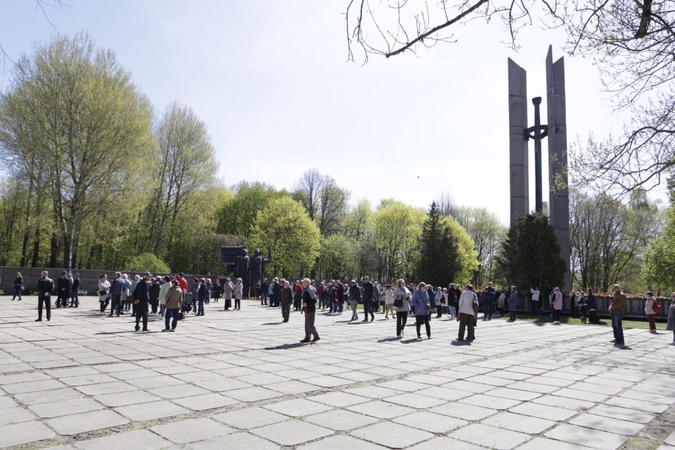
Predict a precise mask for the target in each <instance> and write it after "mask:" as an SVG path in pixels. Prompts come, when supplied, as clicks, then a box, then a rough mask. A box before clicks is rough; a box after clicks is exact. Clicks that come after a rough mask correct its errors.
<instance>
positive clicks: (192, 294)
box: [190, 278, 201, 315]
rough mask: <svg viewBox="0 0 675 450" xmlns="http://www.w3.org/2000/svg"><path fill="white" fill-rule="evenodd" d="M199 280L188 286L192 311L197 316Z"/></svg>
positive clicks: (196, 279)
mask: <svg viewBox="0 0 675 450" xmlns="http://www.w3.org/2000/svg"><path fill="white" fill-rule="evenodd" d="M199 286H201V285H200V284H199V278H195V279H194V280H192V286H190V298H191V299H192V300H191V302H192V311H194V313H195V315H197V298H198V297H199Z"/></svg>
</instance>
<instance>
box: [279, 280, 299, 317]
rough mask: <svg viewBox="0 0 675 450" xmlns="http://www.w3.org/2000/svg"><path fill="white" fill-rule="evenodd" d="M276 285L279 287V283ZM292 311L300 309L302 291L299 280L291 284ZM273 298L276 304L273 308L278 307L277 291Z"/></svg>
mask: <svg viewBox="0 0 675 450" xmlns="http://www.w3.org/2000/svg"><path fill="white" fill-rule="evenodd" d="M277 285H280V283H277ZM292 287H293V311H300V310H301V309H302V294H303V289H302V283H301V282H300V280H296V281H295V283H293V286H292ZM274 296H275V298H276V304H275V305H274V306H279V295H278V294H277V291H276V290H275V291H274Z"/></svg>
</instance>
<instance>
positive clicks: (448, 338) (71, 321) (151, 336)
mask: <svg viewBox="0 0 675 450" xmlns="http://www.w3.org/2000/svg"><path fill="white" fill-rule="evenodd" d="M0 301H2V303H3V312H2V317H1V318H0V388H1V392H0V447H3V448H6V447H12V446H20V447H21V448H59V449H106V450H108V449H118V448H119V449H121V448H125V449H132V448H133V449H162V448H194V449H248V448H252V449H256V450H265V449H275V448H301V449H332V450H334V449H349V450H359V449H381V448H416V449H443V450H447V449H453V450H455V449H477V448H485V447H487V448H500V449H510V448H518V449H535V450H541V449H568V448H570V449H571V448H586V447H590V448H597V449H614V448H626V449H629V448H657V447H658V448H662V449H668V448H672V449H675V432H673V430H675V406H674V405H675V346H673V345H670V342H671V341H672V333H671V332H666V331H665V330H661V331H660V334H657V335H652V334H650V333H649V332H648V331H646V330H626V331H625V335H626V344H627V346H626V347H623V348H622V347H615V346H614V345H613V344H612V343H610V342H609V341H610V340H611V339H612V332H611V328H610V327H608V326H605V327H602V326H591V325H588V326H572V325H561V326H555V325H551V324H545V325H535V324H531V323H525V322H518V321H516V322H515V323H513V324H512V323H507V322H505V321H502V320H492V321H488V322H484V321H482V320H479V321H478V328H477V329H476V341H474V342H473V343H470V344H469V343H457V342H455V343H453V342H452V341H453V339H455V338H456V337H457V328H458V325H457V322H455V321H450V320H447V319H446V318H443V319H435V318H434V319H433V320H432V321H431V333H432V339H427V338H426V336H425V333H424V331H422V335H423V339H419V340H418V339H417V338H416V333H415V326H414V317H411V318H409V320H408V327H407V328H406V331H405V336H404V337H403V338H402V339H397V338H396V337H395V328H396V321H395V319H389V320H385V319H384V315H383V314H376V320H375V321H374V322H372V323H362V322H361V321H360V320H359V321H358V322H349V318H350V317H351V312H345V313H343V314H342V315H328V314H326V313H324V312H323V311H321V310H319V311H318V312H317V320H316V325H317V330H318V332H319V334H320V336H321V340H320V341H319V342H317V343H315V344H300V343H299V342H298V341H299V340H300V339H302V338H303V337H304V328H303V325H304V321H303V316H302V315H301V314H300V313H299V312H291V320H290V322H289V323H281V311H280V310H279V309H275V308H269V307H266V306H260V305H259V302H256V301H253V300H251V301H246V300H245V301H243V302H242V309H241V311H223V310H222V308H223V304H222V300H221V303H211V304H209V305H206V314H205V316H203V317H193V316H192V315H190V317H189V318H188V319H187V320H185V321H183V322H179V325H178V328H177V330H176V332H175V333H163V332H160V331H161V329H162V328H163V321H160V319H159V317H158V316H151V318H150V320H151V321H150V325H149V328H150V332H148V333H142V332H141V333H137V332H135V331H133V330H134V323H133V322H132V320H133V319H131V318H130V317H129V316H128V315H126V316H123V317H120V318H116V317H108V316H107V315H105V316H101V315H100V314H99V312H98V302H97V299H96V298H94V297H86V298H82V299H81V306H80V307H79V308H77V309H74V308H67V309H54V310H52V318H51V321H50V322H47V321H43V322H39V323H37V322H34V320H35V319H36V318H37V310H36V305H37V300H36V298H35V297H24V299H23V301H21V302H18V301H14V302H11V301H10V297H7V296H3V297H1V298H0ZM362 318H363V315H362V314H361V316H360V319H362ZM43 320H44V318H43ZM661 327H663V325H661ZM671 432H673V434H670V433H671ZM668 444H670V446H672V447H669V446H668ZM659 446H661V447H659Z"/></svg>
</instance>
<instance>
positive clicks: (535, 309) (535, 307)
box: [530, 286, 541, 315]
mask: <svg viewBox="0 0 675 450" xmlns="http://www.w3.org/2000/svg"><path fill="white" fill-rule="evenodd" d="M530 294H532V314H537V315H538V314H539V311H541V306H540V304H539V297H540V296H541V291H540V290H539V288H538V287H536V286H535V287H534V288H530Z"/></svg>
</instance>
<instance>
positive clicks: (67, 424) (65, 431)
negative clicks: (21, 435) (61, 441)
mask: <svg viewBox="0 0 675 450" xmlns="http://www.w3.org/2000/svg"><path fill="white" fill-rule="evenodd" d="M128 422H129V420H128V419H127V418H126V417H123V416H121V415H119V414H117V413H116V412H114V411H110V410H104V411H90V412H87V413H81V414H72V415H69V416H62V417H57V418H55V419H49V420H47V424H48V425H49V426H50V427H52V428H53V429H54V430H56V432H57V433H59V434H62V435H66V436H72V435H75V434H80V433H88V432H90V431H96V430H103V429H105V428H111V427H116V426H119V425H124V424H126V423H128Z"/></svg>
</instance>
